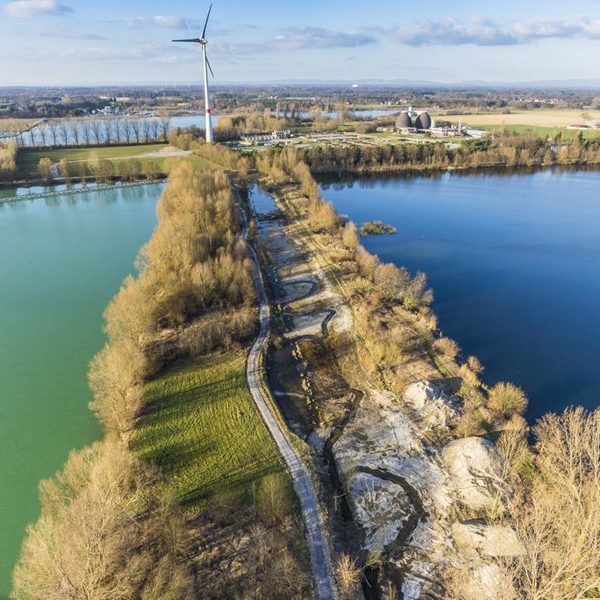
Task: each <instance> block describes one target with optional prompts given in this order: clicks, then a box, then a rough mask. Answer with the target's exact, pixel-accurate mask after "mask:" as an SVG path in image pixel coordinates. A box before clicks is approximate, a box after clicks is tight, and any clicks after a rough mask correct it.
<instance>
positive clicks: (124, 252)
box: [0, 184, 162, 598]
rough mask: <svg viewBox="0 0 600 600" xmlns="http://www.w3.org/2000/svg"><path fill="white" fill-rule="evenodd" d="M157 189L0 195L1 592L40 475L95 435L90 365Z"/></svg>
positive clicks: (143, 235) (145, 232)
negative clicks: (23, 197)
mask: <svg viewBox="0 0 600 600" xmlns="http://www.w3.org/2000/svg"><path fill="white" fill-rule="evenodd" d="M161 189H162V185H161V184H155V185H148V186H140V187H132V188H126V189H114V190H110V191H103V192H82V193H80V194H77V195H70V196H66V195H65V196H60V197H58V198H53V199H51V200H50V199H48V200H33V201H19V202H13V203H5V204H2V203H0V456H1V460H0V482H1V484H0V532H1V535H0V598H4V597H6V596H7V594H8V592H9V590H10V580H11V572H12V568H13V565H14V562H15V560H16V558H17V555H18V552H19V548H20V544H21V541H22V538H23V534H24V532H25V527H26V525H27V523H30V522H32V521H34V520H35V519H36V518H37V515H38V508H39V507H38V494H37V488H38V483H39V481H40V480H41V479H44V478H47V477H49V476H50V475H52V474H53V473H54V472H55V471H56V470H57V469H59V468H60V467H61V466H62V464H63V463H64V462H65V460H66V458H67V455H68V453H69V451H70V450H71V449H72V448H79V447H81V446H84V445H86V444H88V443H90V442H92V441H93V440H95V439H97V438H98V437H99V435H100V428H99V426H98V423H97V422H96V420H95V418H94V416H93V415H92V413H91V412H90V411H89V410H88V408H87V404H88V402H89V400H90V392H89V390H88V387H87V383H86V373H87V365H88V363H89V361H90V359H91V358H92V356H93V355H94V354H95V353H96V352H97V351H98V350H99V349H100V348H101V346H102V343H103V335H102V312H103V310H104V308H105V306H106V304H107V303H108V301H109V300H110V298H111V297H112V296H113V295H114V294H115V293H116V291H117V290H118V289H119V285H120V283H121V281H122V280H123V278H124V277H125V275H127V274H128V273H130V272H131V271H132V264H133V261H134V258H135V256H136V254H137V251H138V250H139V248H140V247H141V246H142V245H143V244H144V243H145V242H146V241H147V240H148V238H149V237H150V235H151V233H152V230H153V228H154V225H155V222H156V218H155V206H156V202H157V200H158V197H159V195H160V192H161Z"/></svg>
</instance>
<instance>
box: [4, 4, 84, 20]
mask: <svg viewBox="0 0 600 600" xmlns="http://www.w3.org/2000/svg"><path fill="white" fill-rule="evenodd" d="M2 10H3V11H4V13H5V14H7V15H8V16H9V17H13V18H15V19H25V18H29V17H34V16H35V15H62V14H65V13H68V12H72V11H73V9H72V8H71V7H70V6H67V5H66V4H61V3H60V2H57V1H56V0H14V1H13V2H7V3H6V4H4V5H3V6H2Z"/></svg>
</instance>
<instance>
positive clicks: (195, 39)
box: [171, 38, 200, 43]
mask: <svg viewBox="0 0 600 600" xmlns="http://www.w3.org/2000/svg"><path fill="white" fill-rule="evenodd" d="M171 41H172V42H196V43H198V42H199V41H200V40H199V39H198V38H194V39H193V40H171Z"/></svg>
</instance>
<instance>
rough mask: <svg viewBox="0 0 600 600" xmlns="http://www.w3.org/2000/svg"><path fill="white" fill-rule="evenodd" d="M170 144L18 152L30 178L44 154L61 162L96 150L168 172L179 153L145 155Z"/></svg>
mask: <svg viewBox="0 0 600 600" xmlns="http://www.w3.org/2000/svg"><path fill="white" fill-rule="evenodd" d="M165 148H167V144H137V145H132V146H98V147H92V148H63V149H58V150H40V149H35V150H29V149H27V148H25V149H22V150H20V151H19V154H18V156H17V177H18V178H19V179H27V178H30V177H34V178H35V177H37V175H38V163H39V161H40V159H41V158H46V157H47V158H49V159H50V160H51V161H52V162H53V163H57V162H59V161H60V160H61V159H62V158H64V159H66V160H67V161H87V160H90V159H91V158H92V155H93V154H95V155H96V156H97V157H98V158H100V159H109V160H110V159H125V158H131V157H139V160H140V162H141V163H142V164H143V165H147V164H148V163H150V164H152V165H153V169H152V170H153V172H155V173H165V172H166V170H167V169H166V165H165V163H166V162H167V161H172V160H176V157H168V156H165V157H149V158H144V157H143V156H141V155H143V154H148V153H150V152H160V151H161V150H163V149H165ZM181 160H187V161H189V162H191V163H193V165H194V166H196V167H198V168H201V169H208V168H212V167H213V166H214V165H212V164H211V163H209V162H208V161H206V160H204V159H202V158H200V157H198V156H186V157H184V158H181Z"/></svg>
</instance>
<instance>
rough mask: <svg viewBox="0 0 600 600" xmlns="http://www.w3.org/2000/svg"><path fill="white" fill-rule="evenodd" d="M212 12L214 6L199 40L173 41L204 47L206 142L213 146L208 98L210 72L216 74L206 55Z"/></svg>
mask: <svg viewBox="0 0 600 600" xmlns="http://www.w3.org/2000/svg"><path fill="white" fill-rule="evenodd" d="M211 10H212V4H211V5H210V8H209V9H208V14H207V15H206V21H205V22H204V29H203V30H202V35H201V36H200V37H199V38H193V39H189V40H173V41H174V42H185V43H192V44H200V45H201V46H202V63H203V66H204V115H205V119H206V142H207V143H209V144H212V142H213V130H212V121H211V119H210V98H209V96H208V72H209V71H210V74H211V75H212V76H213V77H214V76H215V74H214V73H213V70H212V68H211V66H210V63H209V62H208V56H207V55H206V44H208V40H207V39H206V27H207V26H208V19H209V17H210V11H211Z"/></svg>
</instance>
